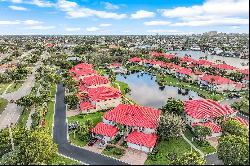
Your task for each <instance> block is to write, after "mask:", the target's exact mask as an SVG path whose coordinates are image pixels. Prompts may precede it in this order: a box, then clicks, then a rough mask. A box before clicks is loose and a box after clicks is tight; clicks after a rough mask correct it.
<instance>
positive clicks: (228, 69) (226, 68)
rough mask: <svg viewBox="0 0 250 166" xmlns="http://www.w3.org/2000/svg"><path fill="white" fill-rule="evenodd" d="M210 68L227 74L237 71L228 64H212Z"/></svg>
mask: <svg viewBox="0 0 250 166" xmlns="http://www.w3.org/2000/svg"><path fill="white" fill-rule="evenodd" d="M211 67H213V68H215V69H219V70H224V71H226V72H227V73H231V72H235V71H236V70H237V68H236V67H234V66H230V65H228V64H212V65H211Z"/></svg>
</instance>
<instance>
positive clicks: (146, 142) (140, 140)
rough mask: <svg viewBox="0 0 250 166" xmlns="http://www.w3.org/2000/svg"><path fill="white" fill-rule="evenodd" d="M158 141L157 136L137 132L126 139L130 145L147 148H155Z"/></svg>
mask: <svg viewBox="0 0 250 166" xmlns="http://www.w3.org/2000/svg"><path fill="white" fill-rule="evenodd" d="M156 140H157V135H156V134H145V133H142V132H138V131H136V130H135V131H133V132H132V133H130V134H129V135H128V137H127V139H126V141H127V142H128V143H132V144H136V145H140V146H145V147H148V148H153V147H154V146H155V144H156Z"/></svg>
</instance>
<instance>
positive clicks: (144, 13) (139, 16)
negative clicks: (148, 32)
mask: <svg viewBox="0 0 250 166" xmlns="http://www.w3.org/2000/svg"><path fill="white" fill-rule="evenodd" d="M154 16H155V13H154V12H149V11H146V10H138V11H137V12H135V13H134V14H131V18H132V19H142V18H152V17H154Z"/></svg>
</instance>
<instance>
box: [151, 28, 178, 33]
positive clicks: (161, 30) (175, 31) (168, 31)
mask: <svg viewBox="0 0 250 166" xmlns="http://www.w3.org/2000/svg"><path fill="white" fill-rule="evenodd" d="M147 32H150V33H179V31H177V30H168V29H151V30H147Z"/></svg>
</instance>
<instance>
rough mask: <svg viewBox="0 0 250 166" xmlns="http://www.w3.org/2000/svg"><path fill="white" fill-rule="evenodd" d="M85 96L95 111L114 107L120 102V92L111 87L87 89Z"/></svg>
mask: <svg viewBox="0 0 250 166" xmlns="http://www.w3.org/2000/svg"><path fill="white" fill-rule="evenodd" d="M87 94H88V98H89V102H90V103H91V105H93V106H95V107H96V111H97V110H102V109H108V108H113V107H116V106H118V105H119V104H120V103H121V101H122V95H121V92H120V91H119V90H118V89H115V88H113V87H105V86H102V87H97V88H88V90H87Z"/></svg>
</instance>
